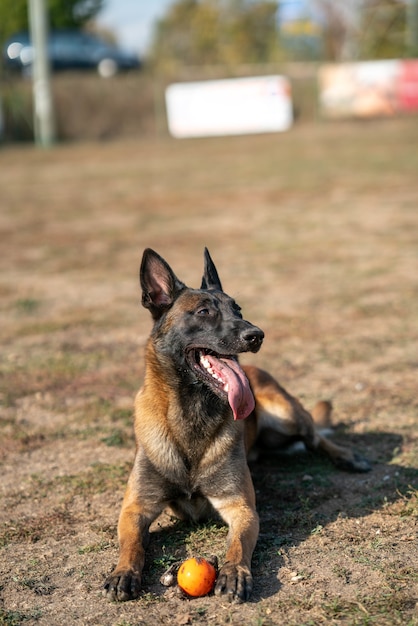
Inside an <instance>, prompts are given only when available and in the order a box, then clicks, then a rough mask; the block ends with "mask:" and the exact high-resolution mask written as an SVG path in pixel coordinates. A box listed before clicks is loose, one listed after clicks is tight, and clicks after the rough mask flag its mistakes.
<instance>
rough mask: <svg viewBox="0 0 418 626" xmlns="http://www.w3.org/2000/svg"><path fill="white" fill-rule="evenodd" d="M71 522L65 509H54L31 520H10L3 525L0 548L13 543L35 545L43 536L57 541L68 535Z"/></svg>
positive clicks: (0, 533)
mask: <svg viewBox="0 0 418 626" xmlns="http://www.w3.org/2000/svg"><path fill="white" fill-rule="evenodd" d="M73 522H74V520H73V518H72V517H71V515H70V513H69V512H68V511H67V510H66V509H55V510H54V511H51V512H49V513H46V514H45V515H40V516H38V517H33V518H19V519H18V520H10V521H9V522H7V523H6V524H4V526H3V529H2V530H1V532H0V547H4V546H6V545H8V544H9V543H11V542H13V541H19V542H21V541H28V542H31V543H36V542H38V541H40V540H41V539H42V538H43V537H45V536H48V537H51V536H52V537H55V538H57V539H59V538H61V537H64V536H65V535H67V534H68V528H69V526H71V525H72V524H73Z"/></svg>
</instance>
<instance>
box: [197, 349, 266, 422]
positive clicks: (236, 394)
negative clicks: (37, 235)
mask: <svg viewBox="0 0 418 626" xmlns="http://www.w3.org/2000/svg"><path fill="white" fill-rule="evenodd" d="M206 358H207V359H208V361H209V362H210V364H211V367H212V369H213V370H214V372H216V374H217V375H218V376H219V377H220V378H221V379H222V381H223V383H224V384H226V383H227V384H228V402H229V405H230V407H231V409H232V412H233V414H234V420H241V419H244V418H246V417H248V415H249V414H250V413H251V411H253V410H254V407H255V400H254V396H253V393H252V391H251V389H250V385H249V382H248V378H247V377H246V375H245V374H244V372H243V371H242V369H241V368H240V366H239V365H238V363H237V361H235V360H234V359H226V358H222V359H217V358H216V357H214V356H213V355H206Z"/></svg>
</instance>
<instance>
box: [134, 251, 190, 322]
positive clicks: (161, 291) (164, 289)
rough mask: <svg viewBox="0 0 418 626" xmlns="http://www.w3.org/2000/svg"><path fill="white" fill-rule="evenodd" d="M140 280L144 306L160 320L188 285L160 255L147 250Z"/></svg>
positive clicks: (143, 259) (140, 272)
mask: <svg viewBox="0 0 418 626" xmlns="http://www.w3.org/2000/svg"><path fill="white" fill-rule="evenodd" d="M139 280H140V283H141V288H142V304H143V306H144V307H145V308H146V309H149V310H150V312H151V315H152V317H153V318H154V319H155V320H158V319H159V318H160V317H161V315H162V314H163V313H164V312H165V311H167V310H168V309H169V308H170V307H171V305H172V304H173V302H174V300H175V299H176V298H177V296H178V295H179V293H180V292H181V291H183V289H185V288H186V285H185V284H184V283H182V282H181V280H179V279H178V278H177V277H176V275H175V274H174V272H173V270H172V269H171V267H170V266H169V265H168V263H167V262H166V261H164V259H163V258H162V257H160V255H159V254H157V253H156V252H154V250H151V248H147V249H146V250H145V251H144V255H143V257H142V263H141V269H140V271H139Z"/></svg>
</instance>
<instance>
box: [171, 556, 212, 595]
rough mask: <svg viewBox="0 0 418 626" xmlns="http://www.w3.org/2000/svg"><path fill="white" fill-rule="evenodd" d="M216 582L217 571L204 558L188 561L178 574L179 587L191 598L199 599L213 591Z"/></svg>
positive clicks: (183, 564) (181, 566)
mask: <svg viewBox="0 0 418 626" xmlns="http://www.w3.org/2000/svg"><path fill="white" fill-rule="evenodd" d="M215 580H216V570H215V568H214V567H213V565H212V564H211V563H209V561H207V560H206V559H204V558H202V557H196V558H195V557H193V558H191V559H187V561H184V563H182V564H181V565H180V569H179V571H178V573H177V582H178V585H179V587H180V588H181V589H182V590H183V591H185V592H186V593H187V594H188V595H189V596H193V597H194V598H197V597H199V596H205V595H206V594H207V593H209V592H210V591H212V589H213V586H214V584H215Z"/></svg>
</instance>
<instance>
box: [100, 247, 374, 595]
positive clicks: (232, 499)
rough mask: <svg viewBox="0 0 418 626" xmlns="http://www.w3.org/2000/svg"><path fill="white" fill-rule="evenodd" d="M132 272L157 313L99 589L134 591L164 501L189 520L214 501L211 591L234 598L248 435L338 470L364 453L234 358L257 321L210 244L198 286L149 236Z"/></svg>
mask: <svg viewBox="0 0 418 626" xmlns="http://www.w3.org/2000/svg"><path fill="white" fill-rule="evenodd" d="M140 283H141V287H142V304H143V306H144V307H145V308H147V309H148V310H149V311H150V313H151V315H152V318H153V322H154V324H153V328H152V331H151V335H150V337H149V340H148V343H147V347H146V357H145V360H146V370H145V380H144V384H143V387H142V389H141V390H140V391H139V392H138V394H137V397H136V399H135V438H136V455H135V460H134V465H133V469H132V472H131V474H130V477H129V481H128V485H127V489H126V493H125V497H124V500H123V505H122V510H121V513H120V518H119V524H118V537H119V545H120V555H119V561H118V564H117V566H116V568H115V569H114V571H113V572H112V573H111V574H110V576H109V577H108V578H107V580H106V582H105V586H104V593H105V595H107V596H108V597H109V598H110V599H112V600H117V601H125V600H131V599H134V598H136V597H138V595H139V593H140V588H141V572H142V569H143V566H144V559H145V545H146V540H147V536H148V530H149V526H150V524H151V523H152V522H153V521H154V520H155V519H156V518H157V516H158V515H159V514H160V513H162V511H163V510H164V509H166V508H169V509H171V512H172V513H173V514H174V515H176V516H178V517H180V518H184V517H188V518H191V519H192V520H195V521H197V520H199V519H202V518H205V517H207V516H208V515H209V514H211V513H213V512H216V513H217V514H219V516H220V517H221V518H222V519H223V520H224V521H225V522H226V524H227V525H228V527H229V533H228V538H227V552H226V557H225V563H224V564H223V565H222V567H221V568H220V571H219V575H218V578H217V582H216V585H215V594H216V595H219V596H225V597H226V598H227V599H228V600H229V601H231V602H236V603H238V602H243V601H246V600H248V599H249V597H250V594H251V591H252V586H253V582H252V575H251V558H252V554H253V550H254V547H255V545H256V542H257V537H258V531H259V521H258V515H257V512H256V504H255V493H254V487H253V483H252V479H251V475H250V471H249V467H248V463H247V455H248V453H249V451H250V450H251V449H252V448H253V446H254V445H255V444H256V443H257V444H261V445H264V446H267V447H269V448H272V447H282V446H283V445H285V444H286V443H290V442H294V441H298V440H299V441H302V442H303V443H304V444H305V446H306V448H308V449H309V450H313V451H319V452H323V453H325V454H327V455H328V456H329V457H330V458H331V460H332V461H333V462H334V463H335V465H336V466H337V467H339V468H342V469H344V470H351V471H357V472H365V471H368V470H369V469H370V465H369V463H368V461H367V460H366V459H364V458H362V457H360V456H359V455H357V454H356V453H354V452H353V451H352V450H351V449H349V448H345V447H341V446H339V445H336V444H335V443H333V442H331V441H329V440H328V439H326V438H325V437H324V436H322V435H321V434H320V432H319V430H318V429H317V428H316V427H315V421H314V418H313V417H312V415H311V414H310V413H309V412H308V411H307V410H306V409H305V408H304V407H303V406H302V405H301V403H300V402H299V401H298V400H297V399H296V398H294V397H293V396H291V395H290V394H289V393H288V392H287V391H285V390H284V389H283V388H282V387H281V386H280V385H279V384H278V382H277V381H276V380H275V379H274V378H273V377H272V376H270V374H268V373H267V372H265V371H263V370H261V369H259V368H257V367H253V366H248V367H241V366H240V365H239V363H238V357H237V355H238V354H240V353H244V352H254V353H255V352H258V350H259V349H260V347H261V345H262V343H263V339H264V333H263V331H262V330H261V329H260V328H258V327H257V326H254V325H253V324H251V323H250V322H248V321H246V320H244V319H243V317H242V314H241V309H240V307H239V306H238V304H237V303H236V302H235V300H234V299H233V298H231V297H230V296H228V295H227V294H226V293H224V291H223V289H222V285H221V282H220V280H219V276H218V272H217V270H216V267H215V265H214V263H213V261H212V259H211V256H210V254H209V252H208V250H207V249H205V253H204V274H203V279H202V284H201V287H200V289H191V288H189V287H187V286H186V285H185V284H184V283H183V282H182V281H180V280H179V279H178V278H177V277H176V275H175V274H174V272H173V270H172V269H171V268H170V266H169V265H168V264H167V262H166V261H165V260H164V259H163V258H162V257H161V256H159V255H158V254H157V253H156V252H154V251H153V250H151V249H149V248H148V249H146V250H145V252H144V255H143V258H142V263H141V269H140ZM330 412H331V406H330V404H329V403H326V402H321V403H319V404H318V405H317V407H316V409H315V410H314V411H313V413H312V414H313V415H314V417H319V418H320V419H321V420H322V421H324V420H325V421H327V420H328V419H329V415H330Z"/></svg>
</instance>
